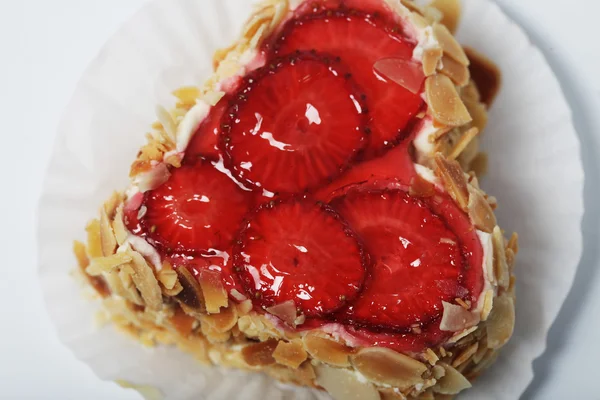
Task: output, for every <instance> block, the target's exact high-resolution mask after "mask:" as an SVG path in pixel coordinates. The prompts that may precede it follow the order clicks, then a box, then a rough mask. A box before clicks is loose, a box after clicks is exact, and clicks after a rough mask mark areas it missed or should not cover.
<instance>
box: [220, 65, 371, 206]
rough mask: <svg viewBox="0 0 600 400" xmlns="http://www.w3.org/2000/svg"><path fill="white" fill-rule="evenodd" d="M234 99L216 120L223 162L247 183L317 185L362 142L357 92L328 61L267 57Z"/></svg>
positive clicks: (288, 189) (278, 189) (284, 187)
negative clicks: (219, 124) (220, 125)
mask: <svg viewBox="0 0 600 400" xmlns="http://www.w3.org/2000/svg"><path fill="white" fill-rule="evenodd" d="M233 98H234V100H233V101H232V103H231V104H232V105H231V107H230V109H229V110H228V113H227V115H226V116H225V118H224V120H223V129H224V135H223V136H222V141H221V145H222V148H223V149H224V153H225V165H226V166H227V167H228V168H229V169H230V170H231V171H232V172H233V174H234V175H236V176H237V178H238V179H240V181H242V182H246V183H247V184H249V185H252V186H254V187H259V188H262V189H266V190H268V191H271V192H274V193H288V194H289V193H300V192H304V191H306V190H309V189H312V188H315V187H318V186H320V185H322V184H323V183H324V182H327V180H329V179H332V178H334V177H335V176H337V175H339V174H340V172H341V171H342V170H343V169H345V168H346V167H347V166H348V165H349V163H350V162H351V161H352V160H353V159H354V157H355V156H356V155H357V153H358V151H359V150H361V148H362V147H363V146H364V144H365V142H366V138H365V135H364V130H365V125H364V121H365V116H364V115H363V114H362V108H363V107H362V106H361V104H360V98H361V94H360V92H359V91H358V90H356V88H355V87H354V84H353V83H352V81H351V80H350V79H348V78H347V74H346V72H345V71H344V68H343V66H342V65H341V64H340V63H339V62H336V61H335V60H334V59H332V58H327V57H325V56H322V55H315V54H310V53H300V54H295V55H293V56H288V57H285V58H280V59H277V60H274V61H272V62H271V63H270V65H268V66H266V67H263V68H261V69H259V70H257V71H255V72H253V73H252V74H250V76H248V77H246V78H245V81H244V83H242V86H241V89H240V91H238V93H237V94H235V95H234V96H233Z"/></svg>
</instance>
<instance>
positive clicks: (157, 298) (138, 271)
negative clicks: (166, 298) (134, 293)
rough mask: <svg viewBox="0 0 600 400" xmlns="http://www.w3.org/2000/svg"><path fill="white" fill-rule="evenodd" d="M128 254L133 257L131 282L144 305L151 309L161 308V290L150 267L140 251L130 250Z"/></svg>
mask: <svg viewBox="0 0 600 400" xmlns="http://www.w3.org/2000/svg"><path fill="white" fill-rule="evenodd" d="M129 255H130V256H131V258H132V259H133V263H132V264H131V266H132V268H133V271H134V274H133V276H132V278H133V282H134V283H135V286H136V287H137V288H138V290H139V291H140V294H141V295H142V298H143V299H144V302H145V303H146V306H147V307H149V308H150V309H152V310H160V309H161V308H162V292H161V290H160V286H158V281H157V280H156V277H155V276H154V272H153V270H152V268H151V267H150V265H148V263H147V262H146V260H145V259H144V257H143V256H142V255H141V254H140V253H138V252H135V251H130V252H129Z"/></svg>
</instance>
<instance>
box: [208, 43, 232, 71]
mask: <svg viewBox="0 0 600 400" xmlns="http://www.w3.org/2000/svg"><path fill="white" fill-rule="evenodd" d="M236 46H237V45H236V44H235V43H234V44H232V45H231V46H229V47H225V48H222V49H217V50H216V51H215V53H214V54H213V60H212V61H213V70H215V71H217V70H218V68H219V64H221V61H223V60H224V59H225V58H226V57H227V55H229V54H231V52H232V51H233V50H234V49H235V47H236Z"/></svg>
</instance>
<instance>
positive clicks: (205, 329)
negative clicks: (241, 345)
mask: <svg viewBox="0 0 600 400" xmlns="http://www.w3.org/2000/svg"><path fill="white" fill-rule="evenodd" d="M200 331H201V332H202V334H203V335H204V337H206V339H208V341H209V342H211V343H225V342H227V341H228V340H229V339H230V338H231V331H225V332H219V331H217V330H216V329H215V328H213V327H212V326H211V325H209V324H202V323H201V324H200Z"/></svg>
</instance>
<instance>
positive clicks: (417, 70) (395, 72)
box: [373, 58, 425, 94]
mask: <svg viewBox="0 0 600 400" xmlns="http://www.w3.org/2000/svg"><path fill="white" fill-rule="evenodd" d="M373 69H374V70H375V72H376V73H377V74H379V75H380V76H381V77H383V78H384V79H389V80H391V81H392V82H394V83H397V84H398V85H400V86H402V87H403V88H405V89H406V90H408V91H409V92H411V93H414V94H418V93H420V92H421V87H422V85H423V80H424V79H425V76H424V75H423V67H422V66H421V65H419V64H418V63H416V62H415V61H411V60H405V59H402V58H382V59H380V60H377V61H376V62H375V64H374V65H373Z"/></svg>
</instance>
